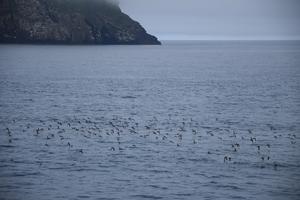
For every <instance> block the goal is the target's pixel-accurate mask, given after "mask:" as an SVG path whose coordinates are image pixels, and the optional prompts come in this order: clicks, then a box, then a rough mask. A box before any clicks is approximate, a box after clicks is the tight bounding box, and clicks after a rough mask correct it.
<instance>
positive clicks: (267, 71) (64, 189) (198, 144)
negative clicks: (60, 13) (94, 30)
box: [0, 41, 300, 200]
mask: <svg viewBox="0 0 300 200" xmlns="http://www.w3.org/2000/svg"><path fill="white" fill-rule="evenodd" d="M299 55H300V43H299V42H261V41H260V42H259V41H257V42H254V41H252V42H220V41H219V42H169V43H165V44H164V45H163V46H30V45H26V46H23V45H1V46H0V199H8V200H9V199H25V200H26V199H40V200H44V199H170V200H171V199H172V200H173V199H255V200H257V199H261V200H263V199H282V200H289V199H295V200H296V199H299V197H300V192H299V191H300V190H299V189H300V188H299V185H300V171H299V169H300V156H299V152H300V151H299V150H300V149H299V142H300V139H299V138H300V135H299V131H300V120H299V116H300V115H299V114H300V107H299V102H300V96H299V94H300V69H299V63H300V56H299Z"/></svg>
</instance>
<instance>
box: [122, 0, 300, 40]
mask: <svg viewBox="0 0 300 200" xmlns="http://www.w3.org/2000/svg"><path fill="white" fill-rule="evenodd" d="M119 2H120V7H121V8H122V10H123V11H124V12H125V13H127V14H128V15H130V16H131V17H132V18H134V19H136V20H137V21H139V22H140V23H141V24H142V25H143V26H144V27H145V28H146V29H147V31H148V32H150V33H152V34H154V35H156V36H158V37H159V38H160V39H163V40H164V39H299V38H300V23H299V19H300V12H299V11H300V1H299V0H184V1H183V0H163V1H162V0H151V1H150V0H119Z"/></svg>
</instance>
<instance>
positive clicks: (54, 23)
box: [0, 0, 160, 44]
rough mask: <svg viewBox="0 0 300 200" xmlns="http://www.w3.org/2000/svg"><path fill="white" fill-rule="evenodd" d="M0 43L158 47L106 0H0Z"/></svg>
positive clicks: (141, 29)
mask: <svg viewBox="0 0 300 200" xmlns="http://www.w3.org/2000/svg"><path fill="white" fill-rule="evenodd" d="M0 43H36V44H160V42H159V41H158V40H157V38H156V37H154V36H152V35H149V34H148V33H147V32H146V30H145V29H144V28H143V27H142V26H141V25H140V24H139V23H138V22H136V21H134V20H132V19H131V18H130V17H129V16H128V15H126V14H124V13H123V12H122V11H121V9H120V8H119V6H118V4H117V3H112V2H111V1H109V0H0Z"/></svg>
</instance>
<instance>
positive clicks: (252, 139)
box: [5, 115, 297, 167]
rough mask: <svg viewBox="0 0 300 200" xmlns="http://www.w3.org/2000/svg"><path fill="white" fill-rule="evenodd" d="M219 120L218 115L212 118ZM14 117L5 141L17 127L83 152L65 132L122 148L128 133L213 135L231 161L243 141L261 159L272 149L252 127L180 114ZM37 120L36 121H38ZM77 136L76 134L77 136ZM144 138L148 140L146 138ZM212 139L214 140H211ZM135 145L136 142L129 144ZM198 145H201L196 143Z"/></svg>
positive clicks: (180, 140)
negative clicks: (207, 121)
mask: <svg viewBox="0 0 300 200" xmlns="http://www.w3.org/2000/svg"><path fill="white" fill-rule="evenodd" d="M215 120H216V121H218V120H219V119H217V118H216V119H215ZM16 123H17V122H16V120H13V121H12V123H11V126H12V127H14V128H13V129H11V128H10V127H6V129H5V131H6V134H7V137H8V143H10V144H11V143H13V142H14V140H13V138H14V133H13V132H14V131H19V132H21V133H26V132H27V133H31V134H32V135H33V136H34V137H39V138H42V139H45V141H46V142H45V144H44V145H45V146H49V143H48V141H50V140H53V139H54V138H58V139H59V140H60V141H63V142H64V144H65V146H66V147H67V148H69V149H70V148H73V149H76V151H77V152H79V153H82V154H84V153H85V150H84V149H82V148H76V147H75V145H76V144H73V143H72V138H71V137H69V135H68V134H72V135H73V137H74V134H77V135H80V136H82V137H84V138H86V139H91V140H93V139H94V138H95V137H97V138H99V139H102V140H105V139H106V138H110V139H112V140H113V142H112V143H111V144H112V145H111V147H109V150H110V151H124V150H126V147H125V145H123V146H122V143H124V142H123V141H125V140H126V139H123V138H124V137H125V138H126V137H128V135H131V136H133V137H139V138H142V139H143V138H144V139H146V140H147V139H148V141H160V142H164V143H169V144H170V145H174V146H175V147H180V146H183V145H187V144H190V145H197V144H199V143H201V141H204V140H209V138H215V139H216V140H219V141H223V143H224V144H225V145H227V149H229V150H228V151H227V152H226V153H225V154H224V155H223V156H222V157H223V162H224V163H230V162H233V160H234V158H233V157H232V155H233V154H237V153H238V152H239V151H240V149H241V148H242V144H243V145H245V144H248V145H251V146H253V147H252V149H253V150H254V151H256V155H257V156H258V158H259V160H261V162H266V161H271V160H272V158H271V154H270V152H271V149H272V146H271V144H270V143H263V142H262V141H259V138H258V137H259V136H258V135H257V134H254V133H253V132H254V131H253V130H251V129H248V130H244V133H243V134H239V132H238V131H236V130H231V129H229V128H226V127H225V128H216V127H212V126H205V125H202V124H201V123H199V122H197V121H196V120H194V119H192V118H189V119H187V118H182V119H180V120H178V119H176V120H174V119H172V117H171V115H169V116H168V118H167V119H166V120H159V119H157V118H156V117H153V118H151V119H150V120H147V121H146V122H145V121H142V122H139V121H137V120H136V119H134V118H131V117H129V118H123V117H118V116H115V117H113V118H111V119H106V118H104V117H103V118H98V119H94V120H92V119H91V118H88V117H87V118H84V119H78V118H76V117H74V118H72V119H68V120H58V119H50V120H45V121H43V120H38V123H35V125H33V124H30V123H28V124H26V125H22V124H21V125H19V130H17V129H16V128H15V127H18V126H16V125H14V124H16ZM37 124H38V125H37ZM269 129H270V130H269V131H275V127H274V126H272V125H269ZM76 137H77V136H76ZM273 137H274V138H273V139H275V140H276V139H278V138H280V137H282V135H280V134H279V135H278V134H274V135H273ZM289 138H290V144H291V145H295V144H296V139H297V137H296V135H295V134H289ZM145 142H147V141H145ZM210 142H213V141H210ZM130 145H132V146H136V145H135V144H130ZM199 148H203V146H201V145H199ZM207 154H213V151H212V150H208V151H207ZM273 163H274V167H277V163H276V162H273Z"/></svg>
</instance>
